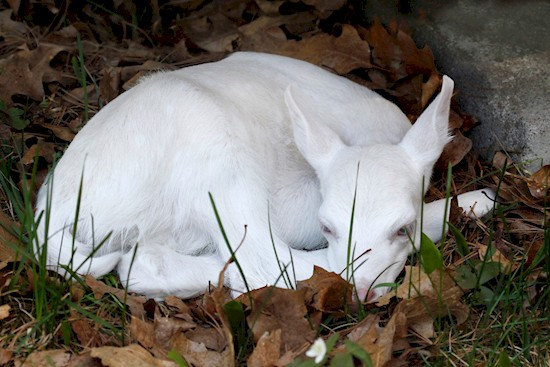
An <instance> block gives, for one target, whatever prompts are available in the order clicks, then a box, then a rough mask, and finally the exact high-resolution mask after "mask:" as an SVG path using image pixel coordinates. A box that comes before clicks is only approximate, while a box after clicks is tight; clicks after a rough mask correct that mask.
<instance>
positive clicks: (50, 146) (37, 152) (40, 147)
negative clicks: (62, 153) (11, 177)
mask: <svg viewBox="0 0 550 367" xmlns="http://www.w3.org/2000/svg"><path fill="white" fill-rule="evenodd" d="M56 148H57V145H55V144H54V143H50V142H47V141H39V142H38V143H36V144H34V145H33V146H32V147H30V148H29V149H28V150H27V151H26V152H25V154H23V157H21V161H20V162H21V164H24V165H29V164H32V163H33V162H34V158H35V157H43V158H44V159H46V162H48V163H52V162H53V160H54V156H55V149H56Z"/></svg>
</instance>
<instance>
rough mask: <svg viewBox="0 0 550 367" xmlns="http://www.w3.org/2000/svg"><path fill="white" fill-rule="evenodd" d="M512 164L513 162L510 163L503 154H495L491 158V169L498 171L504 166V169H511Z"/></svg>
mask: <svg viewBox="0 0 550 367" xmlns="http://www.w3.org/2000/svg"><path fill="white" fill-rule="evenodd" d="M513 164H514V162H513V161H512V159H511V158H510V157H508V155H506V154H504V153H503V152H500V151H499V152H496V153H495V155H494V156H493V167H495V168H497V169H499V170H502V169H503V168H504V165H506V167H511V166H512V165H513Z"/></svg>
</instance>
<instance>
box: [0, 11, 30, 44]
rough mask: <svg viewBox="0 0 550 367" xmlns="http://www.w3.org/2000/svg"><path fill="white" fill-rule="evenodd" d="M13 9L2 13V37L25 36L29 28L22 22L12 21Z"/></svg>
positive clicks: (0, 22)
mask: <svg viewBox="0 0 550 367" xmlns="http://www.w3.org/2000/svg"><path fill="white" fill-rule="evenodd" d="M12 14H13V9H11V10H10V9H6V10H3V11H1V12H0V36H2V37H5V36H11V35H13V34H24V33H26V32H27V28H26V27H25V25H24V24H23V23H21V22H16V21H14V20H12V19H11V15H12Z"/></svg>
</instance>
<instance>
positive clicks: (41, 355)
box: [15, 349, 71, 367]
mask: <svg viewBox="0 0 550 367" xmlns="http://www.w3.org/2000/svg"><path fill="white" fill-rule="evenodd" d="M70 359H71V355H70V354H69V353H68V352H67V351H65V350H59V349H56V350H44V351H40V352H33V353H31V354H29V355H28V356H27V358H26V359H24V362H23V360H21V361H19V363H18V362H16V363H15V365H16V366H17V367H37V366H48V367H66V366H67V365H68V364H69V360H70Z"/></svg>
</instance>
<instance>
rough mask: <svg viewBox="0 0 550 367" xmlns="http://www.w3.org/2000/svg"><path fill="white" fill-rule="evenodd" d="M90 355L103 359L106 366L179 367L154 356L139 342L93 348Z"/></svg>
mask: <svg viewBox="0 0 550 367" xmlns="http://www.w3.org/2000/svg"><path fill="white" fill-rule="evenodd" d="M90 355H91V356H92V357H94V358H99V359H101V363H102V364H103V365H104V366H106V367H177V365H176V363H174V362H172V361H166V360H162V359H157V358H155V357H153V356H152V355H151V354H150V353H149V352H148V351H146V350H145V349H143V348H142V347H140V346H139V345H137V344H131V345H128V346H127V347H122V348H117V347H99V348H92V349H91V350H90Z"/></svg>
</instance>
